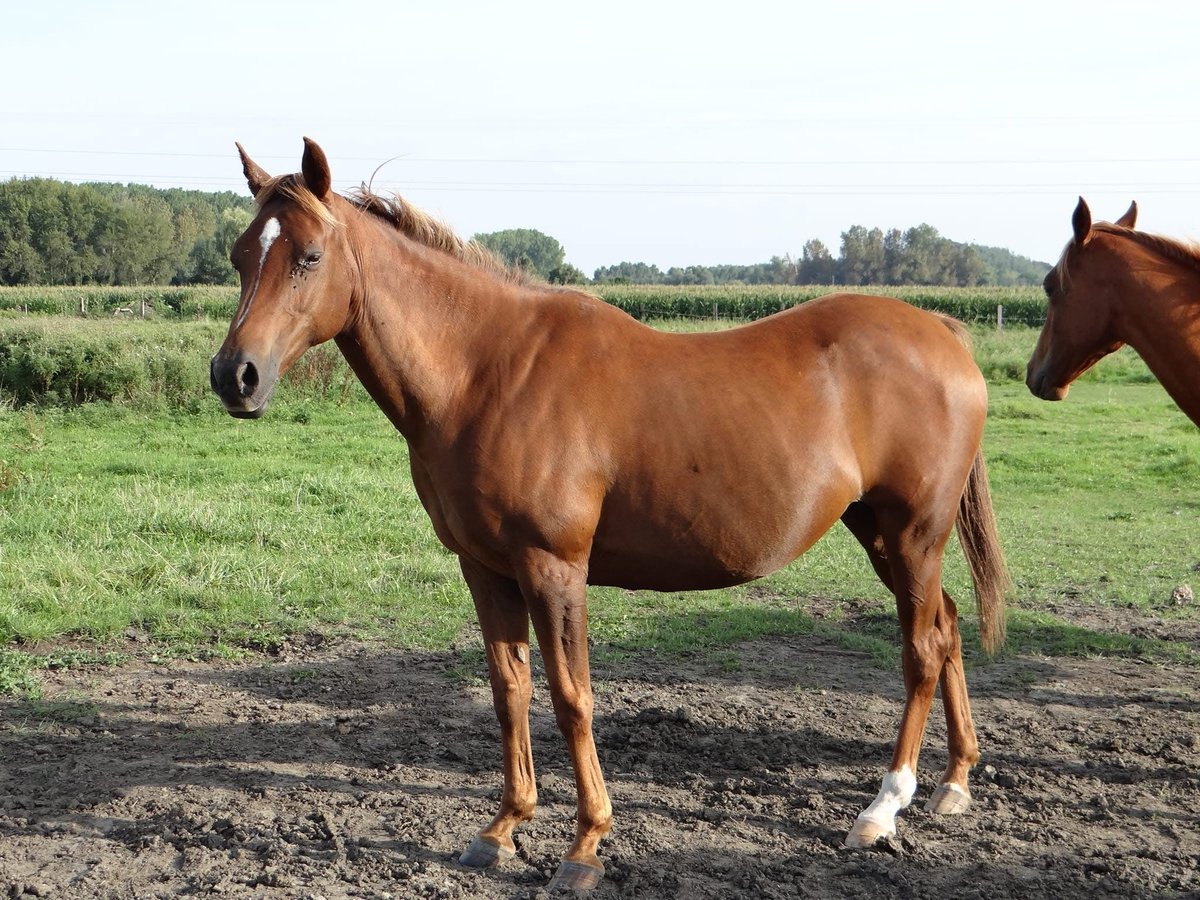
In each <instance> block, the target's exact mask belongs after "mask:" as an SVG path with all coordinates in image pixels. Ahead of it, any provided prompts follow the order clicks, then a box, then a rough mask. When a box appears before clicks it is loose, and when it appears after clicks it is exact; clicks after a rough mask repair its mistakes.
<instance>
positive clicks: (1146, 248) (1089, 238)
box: [1025, 197, 1200, 425]
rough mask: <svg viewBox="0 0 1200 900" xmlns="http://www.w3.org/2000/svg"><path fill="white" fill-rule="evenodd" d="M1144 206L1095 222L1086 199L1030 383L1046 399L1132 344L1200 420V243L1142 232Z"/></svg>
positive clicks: (1049, 292) (1052, 291)
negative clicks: (1139, 223) (1140, 211)
mask: <svg viewBox="0 0 1200 900" xmlns="http://www.w3.org/2000/svg"><path fill="white" fill-rule="evenodd" d="M1136 223H1137V204H1136V203H1133V204H1131V205H1130V207H1129V209H1128V211H1127V212H1126V213H1125V215H1123V216H1121V218H1119V219H1117V221H1116V222H1114V223H1108V222H1096V223H1093V222H1092V213H1091V210H1090V209H1088V205H1087V203H1086V202H1084V199H1083V198H1082V197H1080V198H1079V203H1078V205H1077V206H1076V207H1075V213H1074V215H1073V216H1072V218H1071V224H1072V230H1073V232H1074V234H1073V236H1072V238H1071V241H1070V243H1068V244H1067V247H1066V249H1065V250H1063V254H1062V257H1061V258H1060V259H1059V261H1058V264H1057V265H1056V266H1055V267H1054V268H1053V269H1051V271H1050V274H1048V275H1047V276H1046V280H1045V282H1044V286H1045V289H1046V296H1047V297H1048V298H1049V305H1048V307H1047V310H1046V324H1045V325H1044V326H1043V327H1042V332H1041V335H1040V336H1039V337H1038V342H1037V346H1036V347H1035V348H1034V351H1033V356H1032V357H1031V358H1030V360H1029V366H1028V368H1027V370H1026V376H1025V381H1026V384H1028V385H1029V390H1030V391H1032V392H1033V393H1034V394H1035V395H1037V396H1038V397H1041V398H1042V399H1044V400H1062V399H1063V398H1064V397H1066V396H1067V391H1068V390H1069V388H1070V386H1071V382H1072V381H1074V380H1075V379H1076V378H1078V377H1079V376H1080V375H1082V374H1083V373H1084V372H1086V371H1087V370H1088V369H1090V368H1091V367H1092V366H1093V365H1095V364H1096V362H1098V361H1099V360H1100V359H1101V358H1102V357H1104V356H1107V355H1108V354H1109V353H1113V352H1114V351H1116V350H1119V349H1120V348H1121V347H1122V346H1123V345H1125V344H1129V346H1131V347H1133V349H1134V350H1136V351H1137V352H1138V355H1139V356H1141V357H1142V359H1144V360H1145V361H1146V365H1147V366H1149V368H1150V371H1151V372H1153V373H1154V376H1155V377H1156V378H1157V379H1158V380H1159V381H1160V382H1161V383H1162V386H1163V387H1164V388H1166V390H1167V393H1168V394H1170V395H1171V398H1172V399H1173V400H1174V401H1175V402H1176V403H1177V404H1179V408H1180V409H1182V410H1183V411H1184V413H1186V414H1187V416H1188V418H1190V419H1191V420H1192V421H1193V422H1195V423H1196V424H1197V425H1200V247H1197V246H1196V245H1193V244H1186V243H1184V242H1182V241H1177V240H1173V239H1171V238H1167V237H1162V236H1160V235H1156V234H1148V233H1146V232H1144V231H1135V230H1134V225H1135V224H1136Z"/></svg>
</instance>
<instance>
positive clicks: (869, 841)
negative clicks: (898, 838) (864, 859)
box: [845, 819, 896, 850]
mask: <svg viewBox="0 0 1200 900" xmlns="http://www.w3.org/2000/svg"><path fill="white" fill-rule="evenodd" d="M895 833H896V827H895V826H894V825H893V826H891V827H889V826H887V825H884V824H882V823H881V822H876V821H875V820H874V819H855V820H854V827H853V828H851V829H850V833H849V834H848V835H846V842H845V843H846V846H847V847H849V848H850V849H851V850H866V849H867V848H868V847H874V846H875V844H876V843H878V842H879V841H882V840H886V839H887V838H890V837H891V836H892V835H894V834H895Z"/></svg>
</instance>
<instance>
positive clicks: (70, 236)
mask: <svg viewBox="0 0 1200 900" xmlns="http://www.w3.org/2000/svg"><path fill="white" fill-rule="evenodd" d="M253 214H254V201H253V200H252V199H251V198H249V197H243V196H239V195H238V194H235V193H232V192H230V191H222V192H216V193H214V192H207V191H186V190H181V189H178V188H170V189H158V188H153V187H149V186H146V185H138V184H127V185H120V184H107V183H92V184H72V183H69V182H63V181H58V180H56V179H51V178H24V179H11V180H9V181H7V182H2V183H0V284H7V285H16V284H68V285H77V284H97V285H126V284H233V283H236V282H237V277H236V274H235V272H234V270H233V267H232V266H231V265H230V264H229V251H230V249H231V248H232V246H233V242H234V241H235V240H236V239H237V237H238V235H240V234H241V233H242V231H244V230H245V228H246V226H247V225H249V223H250V220H251V219H252V217H253ZM474 239H475V240H477V241H479V242H480V243H482V244H484V245H485V246H487V247H489V248H491V249H492V250H493V251H494V252H495V253H497V254H498V255H499V256H500V257H501V258H502V259H504V260H505V261H506V262H507V263H509V264H510V265H515V266H518V267H521V268H523V269H526V270H528V271H530V272H532V273H534V274H536V275H539V276H540V277H542V278H544V279H546V280H548V281H551V282H556V283H562V284H574V283H581V282H584V281H586V280H587V278H586V276H585V275H584V273H583V272H581V271H580V270H579V269H578V268H576V267H575V266H573V265H571V264H570V263H568V262H566V261H565V255H566V254H565V251H564V250H563V247H562V245H561V244H560V243H559V242H558V241H557V240H556V239H554V238H553V237H550V236H549V235H546V234H543V233H542V232H540V231H537V230H535V229H532V228H514V229H508V230H505V231H497V232H492V233H489V234H477V235H475V236H474ZM1047 268H1048V266H1047V265H1046V264H1045V263H1038V262H1035V261H1033V260H1029V259H1026V258H1024V257H1021V256H1016V255H1015V254H1012V253H1010V252H1009V251H1007V250H1002V249H1000V248H995V247H981V246H977V245H974V244H961V243H956V242H955V241H951V240H949V239H948V238H944V237H942V236H941V235H939V234H938V232H937V230H936V229H935V228H933V227H932V226H930V225H918V226H916V227H915V228H909V229H908V230H907V231H900V230H899V229H891V230H889V231H887V232H884V231H882V230H881V229H879V228H871V229H868V228H865V227H863V226H861V225H855V226H853V227H851V228H849V229H848V230H846V231H845V232H843V233H842V236H841V248H840V255H839V256H838V257H834V256H833V254H832V253H831V252H830V250H829V249H828V248H827V247H826V246H825V245H824V244H823V243H822V242H821V241H819V240H815V239H814V240H810V241H808V242H807V243H805V244H804V245H803V249H802V251H801V253H800V256H799V257H797V258H793V257H792V256H791V255H784V256H773V257H771V259H770V260H769V261H767V262H764V263H758V264H755V265H748V266H739V265H717V266H687V267H672V268H669V269H668V270H667V271H665V272H663V271H661V270H660V269H659V268H658V266H656V265H653V264H647V263H632V262H623V263H620V264H618V265H615V266H605V267H602V268H599V269H596V271H595V272H594V273H593V279H592V280H593V281H594V282H596V283H609V284H611V283H618V284H619V283H627V284H684V285H694V284H736V283H741V284H843V285H861V284H885V285H907V284H921V285H963V286H970V285H977V284H984V285H1024V284H1038V283H1040V281H1041V279H1042V278H1043V277H1044V275H1045V273H1046V270H1047Z"/></svg>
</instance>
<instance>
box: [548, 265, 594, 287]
mask: <svg viewBox="0 0 1200 900" xmlns="http://www.w3.org/2000/svg"><path fill="white" fill-rule="evenodd" d="M546 280H547V281H549V282H550V283H551V284H583V283H584V282H585V281H587V276H586V275H584V274H583V272H582V271H581V270H580V269H578V268H576V267H575V266H573V265H571V264H570V263H568V262H565V263H562V264H561V265H558V266H555V267H554V268H553V269H551V270H550V275H549V277H548V278H547V279H546Z"/></svg>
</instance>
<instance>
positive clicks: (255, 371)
mask: <svg viewBox="0 0 1200 900" xmlns="http://www.w3.org/2000/svg"><path fill="white" fill-rule="evenodd" d="M278 372H279V367H278V365H277V364H275V363H274V362H273V361H269V362H266V363H260V362H256V361H255V360H254V359H252V358H251V357H249V356H248V355H246V354H244V353H235V354H231V355H226V354H223V353H218V354H217V355H216V356H214V357H213V358H212V360H210V361H209V364H208V382H209V384H210V385H211V386H212V389H213V393H215V394H216V395H217V396H218V397H220V398H221V403H222V405H224V407H225V411H226V412H227V413H229V414H230V415H231V416H234V417H235V418H238V419H257V418H260V417H261V416H262V415H263V414H264V413H265V412H266V411H267V404H268V403H270V401H271V393H272V392H273V391H274V389H275V381H276V379H277V378H278Z"/></svg>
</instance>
